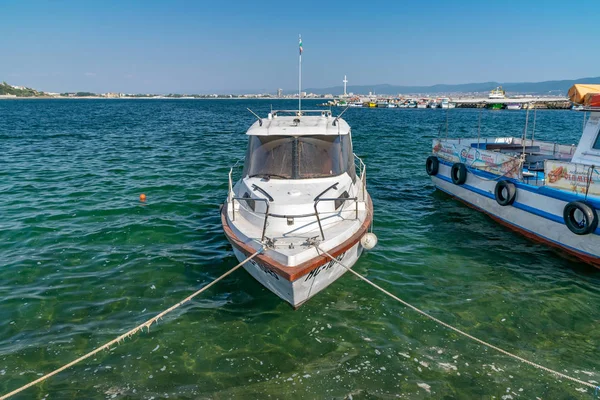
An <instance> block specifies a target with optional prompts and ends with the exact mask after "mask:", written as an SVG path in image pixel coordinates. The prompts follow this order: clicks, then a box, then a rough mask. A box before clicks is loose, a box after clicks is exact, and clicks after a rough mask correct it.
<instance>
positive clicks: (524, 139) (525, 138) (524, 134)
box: [522, 107, 529, 160]
mask: <svg viewBox="0 0 600 400" xmlns="http://www.w3.org/2000/svg"><path fill="white" fill-rule="evenodd" d="M528 124H529V107H527V114H526V115H525V129H523V155H522V157H523V160H525V145H526V144H527V125H528Z"/></svg>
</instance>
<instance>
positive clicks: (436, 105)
mask: <svg viewBox="0 0 600 400" xmlns="http://www.w3.org/2000/svg"><path fill="white" fill-rule="evenodd" d="M427 107H429V108H438V103H437V101H435V100H432V101H430V102H429V104H427Z"/></svg>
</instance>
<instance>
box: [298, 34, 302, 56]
mask: <svg viewBox="0 0 600 400" xmlns="http://www.w3.org/2000/svg"><path fill="white" fill-rule="evenodd" d="M298 46H299V47H300V55H302V36H298Z"/></svg>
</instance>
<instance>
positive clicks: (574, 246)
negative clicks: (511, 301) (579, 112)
mask: <svg viewBox="0 0 600 400" xmlns="http://www.w3.org/2000/svg"><path fill="white" fill-rule="evenodd" d="M578 86H579V85H575V87H574V88H572V89H571V90H570V91H569V94H570V96H571V100H572V101H573V102H574V103H579V102H581V99H583V98H584V96H583V95H584V94H586V93H585V90H587V91H590V90H592V89H590V87H592V86H594V85H581V86H584V88H583V89H581V88H578ZM595 86H597V89H596V90H597V91H598V93H600V85H595ZM584 110H585V111H589V112H590V115H589V118H588V119H587V122H586V125H585V128H584V131H583V134H582V136H581V139H580V140H579V144H578V145H577V146H574V145H572V146H569V145H559V144H556V143H549V142H542V141H539V140H529V139H527V138H525V139H523V138H515V137H502V135H500V136H501V137H498V138H472V139H434V140H433V151H432V153H433V154H432V155H431V156H429V157H428V158H427V162H426V171H427V174H428V175H430V176H431V179H432V181H433V183H434V185H435V187H436V189H438V190H440V191H442V192H445V193H447V194H449V195H451V196H453V197H455V198H457V199H458V200H461V201H462V202H464V203H466V204H467V205H469V206H471V207H473V208H475V209H476V210H479V211H482V212H484V213H486V214H487V215H489V216H490V217H491V218H492V219H494V220H496V221H497V222H499V223H501V224H504V225H506V226H508V227H509V228H511V229H513V230H516V231H518V232H520V233H522V234H523V235H525V236H527V237H530V238H533V239H536V240H538V241H541V242H544V243H546V244H549V245H551V246H555V247H559V248H561V249H562V250H563V251H565V252H568V253H570V254H572V255H575V256H576V257H578V258H579V259H581V260H583V261H585V262H587V263H590V264H592V265H594V266H596V267H599V268H600V229H598V222H599V220H598V210H600V168H598V167H597V166H598V165H600V108H599V107H596V108H594V107H586V108H584ZM490 251H493V249H491V248H490Z"/></svg>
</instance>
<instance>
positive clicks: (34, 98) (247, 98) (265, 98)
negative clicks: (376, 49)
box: [0, 96, 323, 101]
mask: <svg viewBox="0 0 600 400" xmlns="http://www.w3.org/2000/svg"><path fill="white" fill-rule="evenodd" d="M0 100H294V101H298V98H297V97H296V98H293V97H292V98H280V97H130V96H128V97H103V96H85V97H55V96H48V97H2V96H0ZM306 100H314V101H317V100H321V101H322V100H323V98H316V99H315V98H302V101H306Z"/></svg>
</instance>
